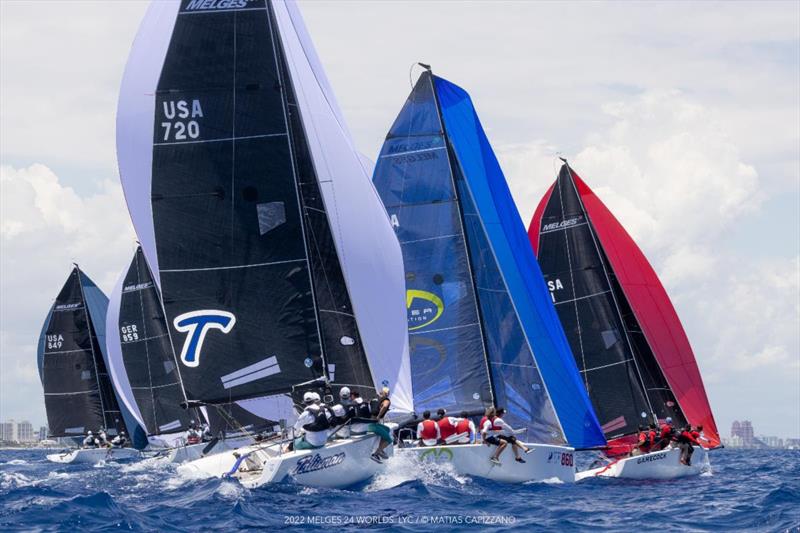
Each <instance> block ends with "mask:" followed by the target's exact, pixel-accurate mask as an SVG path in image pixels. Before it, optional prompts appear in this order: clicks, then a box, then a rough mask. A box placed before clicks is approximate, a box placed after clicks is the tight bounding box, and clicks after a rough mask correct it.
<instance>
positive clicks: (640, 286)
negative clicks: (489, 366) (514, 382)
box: [529, 164, 719, 444]
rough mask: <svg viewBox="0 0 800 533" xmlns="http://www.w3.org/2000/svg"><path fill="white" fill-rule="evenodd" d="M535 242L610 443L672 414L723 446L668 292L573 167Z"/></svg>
mask: <svg viewBox="0 0 800 533" xmlns="http://www.w3.org/2000/svg"><path fill="white" fill-rule="evenodd" d="M529 237H530V240H531V243H532V245H533V248H534V250H535V251H536V253H537V255H538V259H539V263H540V265H541V268H542V271H543V272H544V274H545V278H546V279H547V282H548V286H549V289H550V291H551V296H552V298H553V301H554V303H555V306H556V309H557V310H558V313H559V317H560V318H561V321H562V323H563V325H564V329H565V331H566V332H567V336H568V338H569V340H570V344H571V345H572V349H573V353H574V355H575V360H576V363H577V364H578V367H579V369H580V371H581V374H582V376H583V380H584V383H585V385H586V388H587V390H588V391H589V396H590V398H591V399H592V402H593V404H594V406H595V410H596V412H597V413H598V416H599V418H600V421H601V423H602V424H603V429H604V431H605V434H606V436H607V437H608V438H609V439H613V438H615V437H623V436H625V435H629V434H632V433H635V432H636V431H637V428H638V426H639V425H640V424H642V423H650V422H656V421H657V420H663V419H664V418H666V417H667V416H670V417H672V418H673V420H674V421H675V423H676V424H678V425H682V424H685V423H686V422H687V421H688V422H689V423H692V424H702V425H703V426H704V432H705V435H706V437H708V438H709V440H710V441H711V442H712V444H718V441H719V439H718V435H717V431H716V426H715V424H714V420H713V416H712V415H711V411H710V408H709V407H708V400H707V399H706V396H705V391H704V390H703V384H702V380H701V378H700V375H699V372H698V371H697V364H696V362H695V360H694V355H693V353H692V352H691V348H690V347H689V344H688V340H687V339H686V334H685V333H684V331H683V328H682V326H681V325H680V321H679V320H678V318H677V315H676V314H675V311H674V309H673V307H672V304H671V303H670V301H669V298H668V297H667V295H666V292H665V291H664V289H663V287H662V286H661V283H660V282H659V281H658V278H657V277H656V275H655V272H654V271H653V270H652V267H650V265H649V263H648V262H647V260H646V259H645V258H644V255H643V254H642V253H641V251H640V250H639V249H638V247H637V246H636V244H635V243H634V242H633V240H632V239H631V238H630V236H629V235H628V234H627V232H625V230H624V229H623V228H622V226H621V225H620V224H619V222H617V221H616V219H615V218H614V217H613V215H611V213H610V212H609V211H608V209H607V208H606V207H605V206H604V205H603V204H602V203H601V202H600V200H599V199H598V198H597V197H596V196H595V195H594V193H593V192H592V191H591V190H590V189H589V188H588V187H587V186H586V185H585V184H584V183H583V182H582V181H581V180H580V178H579V177H578V176H577V174H575V172H574V171H573V170H572V169H571V168H570V167H569V166H568V165H567V164H564V165H563V166H562V168H561V171H560V172H559V175H558V178H557V180H556V182H555V184H554V185H553V186H552V187H551V189H550V190H549V191H548V192H547V194H546V195H545V197H544V198H543V199H542V201H541V203H540V204H539V207H538V208H537V210H536V212H535V214H534V217H533V220H532V222H531V226H530V229H529ZM667 339H669V340H667ZM653 340H655V341H656V342H657V343H660V346H659V345H658V344H656V343H654V342H653ZM659 348H660V350H659ZM676 385H677V387H676ZM687 408H688V409H687ZM690 413H691V414H690ZM715 440H716V442H714V441H715Z"/></svg>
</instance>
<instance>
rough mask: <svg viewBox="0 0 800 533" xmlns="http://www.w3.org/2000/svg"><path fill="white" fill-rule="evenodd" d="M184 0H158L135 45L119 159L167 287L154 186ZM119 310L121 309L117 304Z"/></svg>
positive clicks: (149, 255)
mask: <svg viewBox="0 0 800 533" xmlns="http://www.w3.org/2000/svg"><path fill="white" fill-rule="evenodd" d="M179 8H180V0H160V1H157V2H152V3H151V4H150V6H149V7H148V8H147V12H146V13H145V15H144V19H142V22H141V24H140V25H139V31H138V32H137V34H136V38H135V39H134V41H133V46H131V52H130V55H129V56H128V62H127V64H126V65H125V73H124V74H123V75H122V85H121V86H120V90H119V100H118V103H117V163H118V165H119V174H120V180H121V181H122V190H123V192H124V193H125V201H126V202H127V204H128V211H129V212H130V214H131V220H132V221H133V227H134V229H135V230H136V235H137V236H138V237H139V242H140V243H141V245H142V250H143V251H144V255H145V258H146V259H147V262H148V264H149V265H150V268H151V270H152V271H153V276H154V277H155V280H156V283H157V284H158V286H159V290H160V288H161V276H160V274H159V269H158V256H157V255H156V236H155V230H154V228H153V209H152V206H151V204H150V192H151V182H152V177H153V176H152V170H153V122H154V120H155V116H156V114H155V107H156V87H157V86H158V79H159V77H160V76H161V68H162V67H163V65H164V59H165V58H166V56H167V49H168V48H169V42H170V40H171V39H172V28H173V27H174V26H175V20H176V19H177V17H178V9H179ZM117 311H119V309H117Z"/></svg>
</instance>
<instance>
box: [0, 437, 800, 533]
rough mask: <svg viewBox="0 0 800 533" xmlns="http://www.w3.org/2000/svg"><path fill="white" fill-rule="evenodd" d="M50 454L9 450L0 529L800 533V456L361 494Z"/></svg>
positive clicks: (459, 481)
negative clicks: (60, 461)
mask: <svg viewBox="0 0 800 533" xmlns="http://www.w3.org/2000/svg"><path fill="white" fill-rule="evenodd" d="M45 453H46V452H45V451H44V450H0V531H18V530H22V531H75V530H78V531H81V532H86V531H110V530H132V531H191V532H193V533H194V532H198V531H207V530H214V529H216V530H224V531H232V530H238V529H246V528H247V529H251V528H264V529H267V530H276V529H284V530H287V531H289V530H295V529H301V528H306V529H308V528H310V529H319V530H334V531H350V530H359V531H363V530H373V529H376V530H387V531H388V530H391V531H432V530H442V529H445V528H446V529H447V530H455V531H483V530H491V531H544V530H556V531H571V530H577V531H586V530H592V531H597V530H609V531H631V532H634V531H642V530H645V531H646V530H656V531H659V532H662V531H692V530H694V531H715V532H717V531H793V532H794V531H798V530H800V451H777V450H776V451H741V450H719V451H715V452H712V454H711V464H712V470H713V471H712V472H711V473H708V474H704V475H702V476H699V477H695V478H688V479H682V480H674V481H659V482H655V481H650V482H644V481H625V480H608V479H591V480H587V481H583V482H580V483H577V484H552V483H531V484H526V485H506V484H501V483H494V482H490V481H486V480H481V479H470V478H468V477H465V476H459V475H455V474H453V473H452V472H449V471H447V470H428V471H425V472H418V471H416V470H415V469H414V468H411V467H410V465H408V464H396V465H393V466H392V465H390V467H389V469H388V470H387V472H386V473H385V474H383V475H381V476H380V477H378V478H377V479H375V480H373V481H371V482H370V483H368V484H366V485H365V486H362V487H360V488H359V489H358V490H321V489H311V488H304V487H300V486H295V485H291V484H282V485H274V486H268V487H262V488H259V489H256V490H247V489H245V488H243V487H242V486H241V485H239V484H238V483H237V482H235V481H229V480H218V479H192V478H184V477H181V476H179V475H178V474H177V472H176V470H175V466H174V465H163V464H158V463H154V462H153V461H152V460H145V461H142V462H138V463H127V464H124V463H113V462H111V463H107V464H101V465H96V466H89V465H57V464H54V463H50V462H48V461H47V460H46V459H45V457H44V456H45ZM583 459H584V461H588V460H589V459H590V457H588V456H586V457H584V458H583ZM484 517H488V518H484Z"/></svg>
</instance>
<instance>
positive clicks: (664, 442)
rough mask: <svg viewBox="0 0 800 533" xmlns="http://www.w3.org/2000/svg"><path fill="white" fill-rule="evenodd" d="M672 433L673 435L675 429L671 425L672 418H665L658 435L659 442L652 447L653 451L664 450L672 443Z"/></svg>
mask: <svg viewBox="0 0 800 533" xmlns="http://www.w3.org/2000/svg"><path fill="white" fill-rule="evenodd" d="M674 433H675V427H674V426H673V425H672V418H671V417H667V418H666V420H664V423H663V424H661V433H660V434H659V440H658V442H657V443H656V445H655V446H654V447H653V451H658V450H663V449H664V448H666V447H667V446H668V445H669V443H670V442H671V441H672V438H673V436H674Z"/></svg>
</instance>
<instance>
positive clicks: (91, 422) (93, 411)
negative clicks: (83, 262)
mask: <svg viewBox="0 0 800 533" xmlns="http://www.w3.org/2000/svg"><path fill="white" fill-rule="evenodd" d="M107 306H108V299H107V298H106V296H105V295H104V294H103V293H102V291H101V290H100V289H99V288H98V287H97V285H95V284H94V282H93V281H92V280H91V279H89V277H88V276H86V275H85V274H84V273H83V272H81V270H80V269H79V268H78V266H77V265H76V266H75V267H74V268H73V269H72V272H71V273H70V275H69V278H68V279H67V281H66V283H65V284H64V287H63V288H62V289H61V292H59V293H58V297H56V300H55V303H54V304H53V306H52V308H51V309H50V312H49V313H48V315H47V319H46V320H45V323H44V327H43V328H42V334H41V336H40V338H39V346H38V353H37V355H38V366H39V375H40V377H41V379H42V385H43V387H44V399H45V409H46V410H47V423H48V427H49V432H50V436H52V437H68V436H79V435H83V434H84V433H85V432H86V431H94V432H96V431H98V430H99V429H106V431H107V432H108V433H109V434H110V435H115V434H117V433H118V432H120V431H125V430H126V424H125V422H126V420H125V419H124V418H123V413H121V412H120V408H119V405H118V403H117V398H116V395H115V392H114V389H113V387H112V384H111V380H110V379H109V376H108V372H107V370H106V360H105V353H104V350H105V313H106V308H107ZM126 414H127V413H126Z"/></svg>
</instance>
